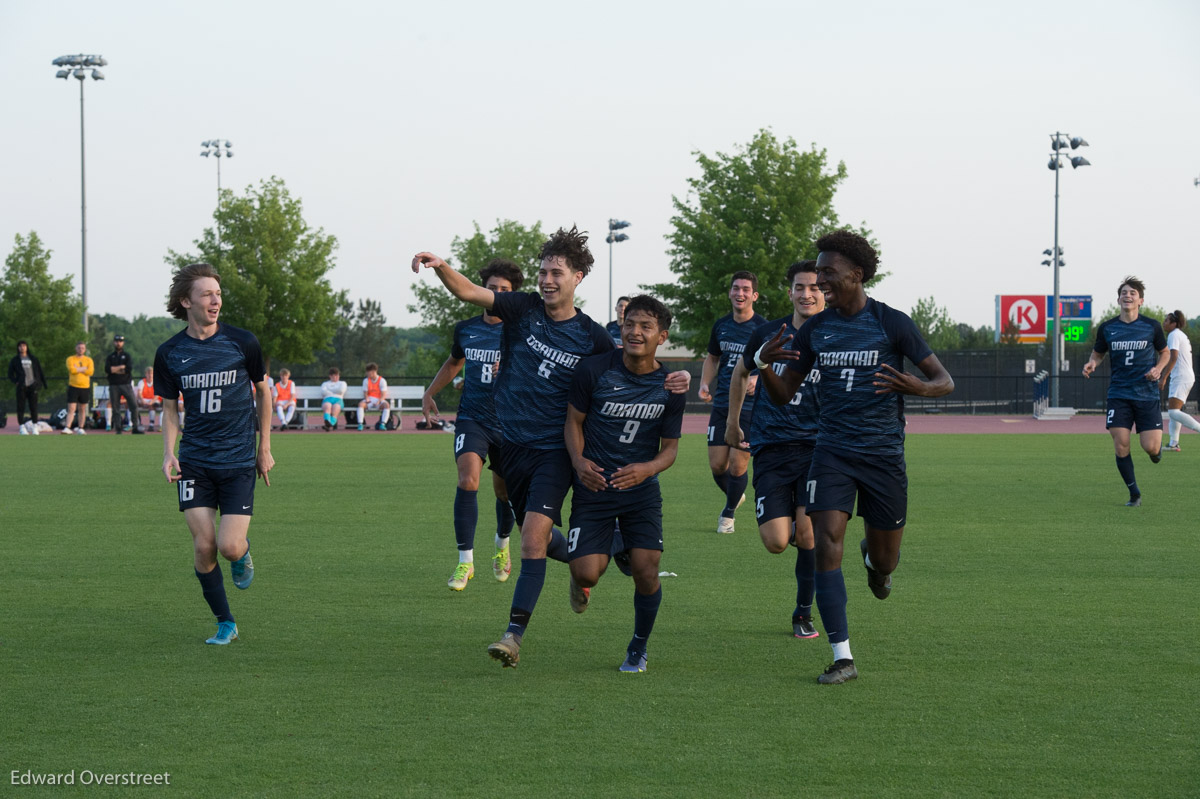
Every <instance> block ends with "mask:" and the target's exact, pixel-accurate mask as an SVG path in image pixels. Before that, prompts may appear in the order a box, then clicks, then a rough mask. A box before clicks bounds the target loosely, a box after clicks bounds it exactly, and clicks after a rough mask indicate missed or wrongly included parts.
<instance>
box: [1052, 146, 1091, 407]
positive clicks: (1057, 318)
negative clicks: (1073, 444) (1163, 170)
mask: <svg viewBox="0 0 1200 799" xmlns="http://www.w3.org/2000/svg"><path fill="white" fill-rule="evenodd" d="M1069 136H1070V134H1067V133H1051V134H1050V149H1051V150H1052V152H1051V153H1050V162H1049V163H1048V164H1046V167H1047V168H1048V169H1051V170H1053V171H1054V249H1053V250H1050V251H1048V252H1046V253H1045V254H1046V255H1050V256H1051V257H1053V254H1054V253H1058V257H1053V260H1054V263H1053V264H1050V266H1052V268H1053V269H1054V307H1053V308H1051V310H1050V312H1051V313H1052V314H1054V341H1053V343H1052V345H1051V352H1052V355H1051V357H1052V358H1053V359H1054V362H1053V363H1052V364H1051V365H1050V407H1052V408H1057V407H1059V404H1058V399H1059V391H1058V389H1059V384H1058V373H1059V372H1060V371H1061V369H1062V318H1061V314H1060V313H1059V291H1058V273H1059V270H1060V269H1061V268H1062V266H1063V260H1062V248H1061V247H1059V246H1058V174H1059V173H1060V172H1061V171H1062V169H1063V167H1064V166H1065V164H1064V163H1063V159H1064V158H1067V160H1068V161H1069V163H1070V164H1071V169H1078V168H1079V167H1081V166H1091V165H1092V162H1091V161H1088V160H1087V159H1086V158H1084V157H1083V156H1081V155H1076V156H1070V157H1069V158H1068V156H1067V155H1066V153H1064V152H1063V150H1065V149H1066V148H1067V147H1070V148H1071V149H1072V150H1078V149H1079V148H1080V147H1089V146H1090V145H1089V144H1088V143H1087V142H1086V141H1084V140H1083V138H1082V137H1080V136H1075V137H1070V138H1069Z"/></svg>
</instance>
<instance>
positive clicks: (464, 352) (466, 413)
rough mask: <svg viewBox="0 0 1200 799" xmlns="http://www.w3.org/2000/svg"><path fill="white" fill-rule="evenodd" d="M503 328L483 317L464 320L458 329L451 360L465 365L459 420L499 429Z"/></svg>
mask: <svg viewBox="0 0 1200 799" xmlns="http://www.w3.org/2000/svg"><path fill="white" fill-rule="evenodd" d="M503 329H504V325H502V324H488V323H487V322H486V321H484V318H483V315H482V314H481V315H479V316H473V317H471V318H470V319H464V320H463V321H461V322H459V323H458V324H456V325H455V326H454V343H453V344H452V345H451V346H450V357H452V358H461V359H462V360H463V361H464V363H463V373H462V375H463V388H462V399H461V400H460V401H459V403H458V418H459V419H470V420H471V421H473V422H478V423H479V424H480V425H482V426H483V427H488V428H494V429H499V426H500V422H499V420H498V419H497V418H496V406H495V405H494V404H493V403H492V389H494V388H495V386H496V374H495V368H496V362H497V361H499V360H500V334H501V331H503Z"/></svg>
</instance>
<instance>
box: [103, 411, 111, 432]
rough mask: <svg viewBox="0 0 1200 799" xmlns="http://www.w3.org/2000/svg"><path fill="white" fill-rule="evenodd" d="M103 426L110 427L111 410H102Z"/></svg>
mask: <svg viewBox="0 0 1200 799" xmlns="http://www.w3.org/2000/svg"><path fill="white" fill-rule="evenodd" d="M104 426H105V427H109V428H111V427H112V408H105V409H104Z"/></svg>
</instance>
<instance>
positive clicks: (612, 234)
mask: <svg viewBox="0 0 1200 799" xmlns="http://www.w3.org/2000/svg"><path fill="white" fill-rule="evenodd" d="M627 227H629V223H628V222H622V221H621V220H620V219H610V220H608V236H607V237H606V238H605V239H604V240H605V241H607V242H608V321H610V322H611V321H613V316H612V315H613V313H614V306H613V245H614V244H616V243H617V242H621V241H629V236H628V235H626V234H625V233H617V231H618V230H621V229H622V228H627Z"/></svg>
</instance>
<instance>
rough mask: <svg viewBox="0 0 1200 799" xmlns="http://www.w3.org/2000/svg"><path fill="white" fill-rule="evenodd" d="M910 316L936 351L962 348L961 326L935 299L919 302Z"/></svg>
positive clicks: (929, 298)
mask: <svg viewBox="0 0 1200 799" xmlns="http://www.w3.org/2000/svg"><path fill="white" fill-rule="evenodd" d="M909 316H911V317H912V320H913V324H915V325H916V326H917V330H919V331H921V335H922V336H924V337H925V341H926V342H927V343H928V344H929V346H930V347H932V348H933V349H934V350H935V351H937V350H953V349H958V348H959V347H960V346H962V332H961V331H960V330H959V325H958V324H957V323H956V322H955V321H954V320H953V319H951V318H950V311H949V310H947V309H946V308H945V307H943V306H940V305H938V304H937V302H936V301H935V300H934V298H933V297H924V298H922V299H919V300H917V304H916V305H915V306H913V309H912V312H911V313H909ZM969 329H970V328H968V330H969Z"/></svg>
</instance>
